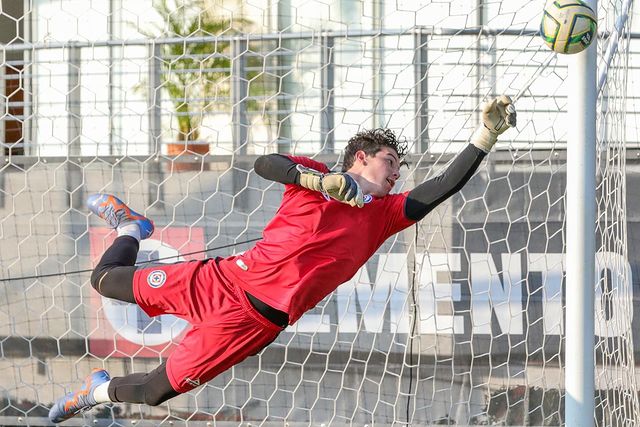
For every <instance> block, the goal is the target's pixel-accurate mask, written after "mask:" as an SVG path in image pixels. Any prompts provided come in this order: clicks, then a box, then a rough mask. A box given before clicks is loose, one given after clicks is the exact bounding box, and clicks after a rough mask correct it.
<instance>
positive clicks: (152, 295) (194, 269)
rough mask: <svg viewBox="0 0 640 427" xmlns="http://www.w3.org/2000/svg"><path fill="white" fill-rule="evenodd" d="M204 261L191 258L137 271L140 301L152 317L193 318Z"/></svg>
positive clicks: (136, 292)
mask: <svg viewBox="0 0 640 427" xmlns="http://www.w3.org/2000/svg"><path fill="white" fill-rule="evenodd" d="M204 264H205V263H204V262H203V261H189V262H181V263H175V264H166V265H162V264H160V265H155V266H152V267H146V268H140V269H138V270H136V272H135V274H134V278H133V292H134V296H135V299H136V303H137V304H138V305H139V306H140V308H142V310H144V311H145V312H146V313H147V314H148V315H149V316H158V315H161V314H173V315H176V316H178V317H181V318H184V319H186V320H188V321H192V320H193V319H192V315H193V312H192V311H193V292H192V290H193V282H194V278H195V276H196V275H197V274H198V271H199V270H200V268H201V267H202V266H203V265H204Z"/></svg>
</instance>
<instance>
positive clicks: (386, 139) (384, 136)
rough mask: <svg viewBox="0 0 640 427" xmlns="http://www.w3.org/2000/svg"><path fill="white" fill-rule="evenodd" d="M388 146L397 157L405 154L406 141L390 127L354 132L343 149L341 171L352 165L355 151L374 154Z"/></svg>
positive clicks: (369, 154)
mask: <svg viewBox="0 0 640 427" xmlns="http://www.w3.org/2000/svg"><path fill="white" fill-rule="evenodd" d="M382 147H389V148H392V149H393V150H395V152H396V153H397V154H398V157H400V158H402V157H404V155H405V154H407V141H406V140H405V139H404V138H403V139H402V140H400V139H398V137H396V134H395V133H393V131H392V130H391V129H381V128H377V129H370V130H363V131H360V132H358V133H356V134H355V135H354V136H353V137H351V139H350V140H349V142H348V143H347V146H346V148H345V149H344V161H343V162H342V172H346V171H348V170H349V169H351V167H352V166H353V163H354V161H355V156H356V152H358V151H360V150H362V151H364V152H365V153H366V154H367V156H375V154H376V153H377V152H378V151H380V150H381V149H382Z"/></svg>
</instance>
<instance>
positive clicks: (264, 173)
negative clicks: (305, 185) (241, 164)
mask: <svg viewBox="0 0 640 427" xmlns="http://www.w3.org/2000/svg"><path fill="white" fill-rule="evenodd" d="M296 166H298V164H297V163H296V162H294V161H293V160H291V159H290V158H288V157H287V156H283V155H281V154H267V155H265V156H260V157H258V159H257V160H256V162H255V163H254V165H253V168H254V170H255V171H256V173H257V174H258V175H260V176H261V177H262V178H264V179H268V180H270V181H276V182H279V183H281V184H300V172H299V171H298V169H296Z"/></svg>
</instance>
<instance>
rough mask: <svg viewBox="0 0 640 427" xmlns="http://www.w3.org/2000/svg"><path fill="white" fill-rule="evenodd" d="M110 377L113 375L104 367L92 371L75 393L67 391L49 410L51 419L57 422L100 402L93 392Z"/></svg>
mask: <svg viewBox="0 0 640 427" xmlns="http://www.w3.org/2000/svg"><path fill="white" fill-rule="evenodd" d="M110 379H111V377H109V374H108V373H107V371H105V370H104V369H94V370H93V371H91V374H90V375H89V376H88V377H87V378H86V379H85V380H84V383H83V384H82V387H81V388H80V390H78V391H76V392H75V393H67V394H66V395H65V396H64V397H62V398H60V399H58V400H57V401H56V402H55V403H54V404H53V406H52V407H51V409H50V410H49V420H50V421H51V422H52V423H54V424H57V423H60V422H62V421H64V420H68V419H69V418H71V417H73V416H74V415H77V414H78V413H80V412H84V411H88V410H89V409H91V408H93V407H94V406H96V405H97V404H98V403H97V402H96V399H95V398H94V397H93V392H94V391H95V389H96V387H98V386H99V385H100V384H104V383H106V382H107V381H109V380H110Z"/></svg>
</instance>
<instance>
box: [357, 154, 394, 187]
mask: <svg viewBox="0 0 640 427" xmlns="http://www.w3.org/2000/svg"><path fill="white" fill-rule="evenodd" d="M361 176H362V178H364V179H365V181H366V188H364V187H363V188H362V190H363V192H364V193H365V194H371V195H372V196H376V197H384V196H386V195H387V194H389V192H390V191H391V189H392V188H393V186H394V185H395V184H396V181H397V180H398V178H400V159H399V158H398V153H396V151H395V150H394V149H393V148H389V147H382V149H381V150H380V151H378V152H377V153H376V154H375V155H373V156H366V157H365V159H364V161H363V169H362V172H361Z"/></svg>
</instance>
